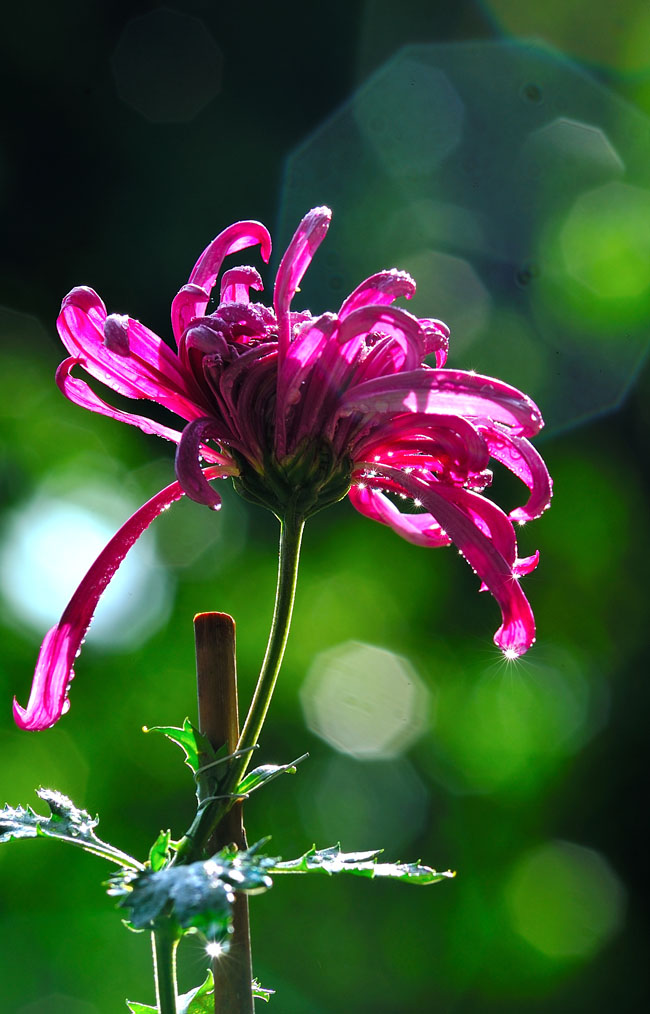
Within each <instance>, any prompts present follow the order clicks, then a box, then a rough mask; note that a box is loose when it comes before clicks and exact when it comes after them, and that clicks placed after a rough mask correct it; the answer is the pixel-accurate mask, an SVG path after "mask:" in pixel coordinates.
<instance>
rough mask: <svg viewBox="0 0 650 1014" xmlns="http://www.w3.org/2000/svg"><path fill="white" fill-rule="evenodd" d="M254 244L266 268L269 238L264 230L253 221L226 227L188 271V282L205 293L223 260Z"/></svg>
mask: <svg viewBox="0 0 650 1014" xmlns="http://www.w3.org/2000/svg"><path fill="white" fill-rule="evenodd" d="M258 244H259V247H260V254H261V257H262V260H263V261H264V263H265V264H268V261H269V257H270V256H271V237H270V235H269V231H268V229H267V228H266V226H264V225H262V223H261V222H253V221H249V222H235V224H234V225H229V226H228V228H227V229H224V230H223V232H220V233H219V235H218V236H217V237H216V238H215V239H213V240H212V242H211V243H210V244H209V245H208V246H207V247H206V248H205V250H204V251H203V253H202V254H201V256H200V257H199V259H198V261H197V262H196V264H195V265H194V267H193V268H192V271H191V273H190V277H189V278H188V282H190V284H192V285H200V286H201V288H202V289H205V290H206V291H209V290H210V289H212V286H213V285H214V283H215V281H216V280H217V275H218V274H219V272H220V270H221V265H222V264H223V262H224V260H225V258H226V257H228V256H229V255H230V254H234V253H238V252H239V251H240V250H245V249H246V248H247V247H249V246H257V245H258Z"/></svg>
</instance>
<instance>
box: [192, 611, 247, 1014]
mask: <svg viewBox="0 0 650 1014" xmlns="http://www.w3.org/2000/svg"><path fill="white" fill-rule="evenodd" d="M194 640H195V645H196V678H197V689H198V700H199V728H200V730H201V732H203V733H204V734H205V735H206V736H207V737H208V739H209V740H210V742H211V743H212V745H213V746H214V747H215V749H219V748H220V747H221V746H223V744H224V743H226V744H227V747H228V751H229V752H233V751H234V750H235V749H236V747H237V741H238V739H239V710H238V704H237V664H236V655H235V621H234V620H233V618H232V616H228V614H227V613H199V614H198V615H197V616H195V617H194ZM232 842H234V843H235V844H236V845H237V846H238V847H239V848H246V832H245V830H244V823H243V817H242V804H241V803H235V805H234V806H233V807H232V809H230V810H229V811H228V813H227V814H226V815H225V817H224V818H223V820H222V821H221V823H220V824H219V825H218V827H217V828H216V830H215V832H214V834H213V836H212V838H211V839H210V842H209V849H210V852H217V851H218V850H219V849H220V848H223V846H224V845H229V844H231V843H232ZM233 915H234V919H233V926H234V931H233V933H232V935H231V937H230V949H229V951H228V953H227V954H224V955H222V956H220V957H218V958H215V959H214V962H213V973H214V1009H215V1014H254V1012H253V992H252V985H251V983H252V978H253V974H252V967H251V942H250V924H249V918H248V898H247V897H246V895H245V894H236V896H235V903H234V906H233Z"/></svg>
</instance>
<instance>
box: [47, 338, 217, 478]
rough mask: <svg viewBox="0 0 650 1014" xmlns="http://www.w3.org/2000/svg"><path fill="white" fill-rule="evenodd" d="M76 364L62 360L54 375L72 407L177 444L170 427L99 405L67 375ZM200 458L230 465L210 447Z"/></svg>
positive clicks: (82, 385) (80, 382) (90, 391)
mask: <svg viewBox="0 0 650 1014" xmlns="http://www.w3.org/2000/svg"><path fill="white" fill-rule="evenodd" d="M78 362H79V360H78V359H75V358H70V359H64V360H63V362H62V363H61V365H60V366H59V367H58V369H57V371H56V377H55V379H56V383H57V385H58V387H59V389H60V390H61V391H62V392H63V394H64V395H65V396H66V398H69V400H70V401H72V402H74V403H75V405H79V406H80V407H81V408H85V409H88V410H89V411H90V412H97V413H98V414H99V415H105V416H108V417H109V418H110V419H116V420H117V421H118V422H123V423H127V424H128V425H129V426H137V427H138V429H140V430H142V432H143V433H147V434H150V435H152V436H155V437H162V439H163V440H170V441H171V442H172V443H174V444H177V443H178V442H179V440H180V438H181V431H180V430H175V429H172V428H171V426H164V425H163V424H162V423H158V422H156V421H155V420H153V419H148V418H147V417H146V416H144V415H137V414H136V413H135V412H123V411H121V410H120V409H118V408H115V407H114V406H113V405H109V404H108V403H107V402H105V401H103V400H102V399H101V398H100V397H99V395H97V394H95V392H94V391H93V389H92V387H90V385H89V384H87V383H86V382H85V380H81V379H79V378H78V377H74V376H72V373H71V371H72V370H73V369H74V367H75V366H77V364H78ZM201 455H202V457H204V458H205V459H206V461H210V462H212V463H214V464H216V463H219V464H221V465H223V466H224V468H226V467H228V466H229V465H230V462H229V460H228V459H227V458H225V457H224V456H223V455H222V454H219V453H218V452H217V451H215V450H214V449H213V448H212V447H202V448H201Z"/></svg>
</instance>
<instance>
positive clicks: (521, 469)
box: [478, 423, 553, 524]
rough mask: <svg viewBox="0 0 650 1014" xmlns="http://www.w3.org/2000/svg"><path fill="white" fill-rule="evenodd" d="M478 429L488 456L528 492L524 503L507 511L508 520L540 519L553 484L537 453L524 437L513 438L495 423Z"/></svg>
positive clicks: (512, 435) (513, 436)
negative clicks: (515, 477)
mask: <svg viewBox="0 0 650 1014" xmlns="http://www.w3.org/2000/svg"><path fill="white" fill-rule="evenodd" d="M478 429H479V432H480V433H481V434H482V436H483V438H484V440H485V442H486V444H487V446H488V449H489V451H490V454H491V455H492V457H493V458H494V459H495V460H496V461H500V462H501V464H502V465H505V466H506V468H509V469H510V471H511V472H512V473H513V475H516V476H517V478H518V479H521V481H522V482H523V483H525V484H526V486H528V489H529V490H530V496H529V498H528V502H527V503H525V504H524V506H523V507H516V508H515V509H514V510H513V511H510V517H511V518H512V520H513V521H519V522H520V523H522V524H523V523H525V522H526V521H532V520H533V519H534V518H538V517H540V515H542V514H543V513H544V511H545V510H546V509H547V508H548V507H549V506H550V504H551V496H552V493H553V482H552V480H551V477H550V475H549V474H548V469H547V467H546V464H545V462H544V459H543V458H542V456H541V454H540V453H539V451H536V450H535V448H534V447H533V445H532V444H531V443H529V442H528V440H526V438H525V437H518V436H515V435H514V434H512V433H509V432H508V431H507V430H506V429H505V428H504V427H503V426H498V425H497V424H495V423H492V424H491V425H489V426H479V427H478Z"/></svg>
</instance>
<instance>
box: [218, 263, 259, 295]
mask: <svg viewBox="0 0 650 1014" xmlns="http://www.w3.org/2000/svg"><path fill="white" fill-rule="evenodd" d="M263 288H264V285H263V283H262V279H261V276H260V273H259V271H257V269H256V268H252V267H250V266H248V265H243V264H242V265H241V266H240V267H238V268H230V270H229V271H224V273H223V276H222V278H221V299H220V302H222V303H248V301H249V299H250V293H249V289H255V291H256V292H261V291H262V289H263Z"/></svg>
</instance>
